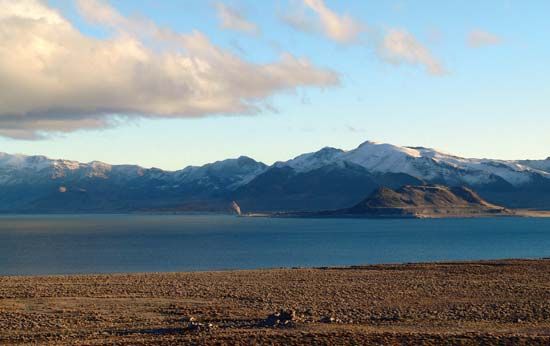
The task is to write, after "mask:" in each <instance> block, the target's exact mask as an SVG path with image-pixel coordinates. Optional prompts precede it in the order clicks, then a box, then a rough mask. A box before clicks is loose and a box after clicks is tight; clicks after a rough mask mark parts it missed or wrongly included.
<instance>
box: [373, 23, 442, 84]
mask: <svg viewBox="0 0 550 346" xmlns="http://www.w3.org/2000/svg"><path fill="white" fill-rule="evenodd" d="M379 55H380V56H381V58H382V59H384V60H385V61H387V62H389V63H392V64H401V63H408V64H415V65H421V66H423V67H424V68H425V69H426V71H427V72H428V73H430V74H432V75H443V74H445V73H446V71H445V68H444V67H443V65H442V64H441V62H439V61H438V60H437V59H436V58H435V57H434V56H433V55H432V54H431V52H430V51H429V50H428V49H427V48H426V47H424V46H423V45H422V44H421V43H420V42H418V40H417V39H416V38H415V37H414V36H413V35H412V34H410V33H409V32H407V31H405V30H400V29H390V30H389V31H388V32H387V33H386V34H385V36H384V38H383V39H382V42H381V44H380V47H379Z"/></svg>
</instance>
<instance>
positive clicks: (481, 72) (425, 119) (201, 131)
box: [0, 0, 550, 169]
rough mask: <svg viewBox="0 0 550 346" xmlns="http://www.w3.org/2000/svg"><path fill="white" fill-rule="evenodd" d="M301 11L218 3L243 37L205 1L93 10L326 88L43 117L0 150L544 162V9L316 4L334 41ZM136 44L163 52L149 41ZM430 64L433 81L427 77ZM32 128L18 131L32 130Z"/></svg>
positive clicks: (82, 26)
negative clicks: (252, 101)
mask: <svg viewBox="0 0 550 346" xmlns="http://www.w3.org/2000/svg"><path fill="white" fill-rule="evenodd" d="M305 2H307V1H301V0H289V1H262V2H258V1H230V2H223V5H224V7H225V8H226V9H229V10H230V11H233V12H231V13H238V14H239V19H241V20H243V21H245V22H247V23H249V24H251V25H252V27H254V28H255V29H254V30H249V31H247V30H241V29H236V28H235V27H223V26H222V23H221V19H220V7H219V3H218V2H215V1H212V2H205V1H182V2H179V1H178V2H174V1H145V0H143V1H113V2H111V3H110V4H109V3H101V2H98V4H100V5H102V6H108V8H109V9H111V10H113V11H116V13H118V15H120V17H121V18H130V19H131V20H136V21H137V20H139V21H145V22H147V23H154V25H155V26H156V27H159V28H165V29H170V30H171V31H172V32H176V33H178V34H183V35H187V34H191V33H193V32H200V33H202V34H204V35H205V36H206V37H207V38H208V39H209V40H210V41H211V43H212V44H213V45H215V46H216V47H218V48H219V49H221V50H224V51H227V52H230V53H231V54H233V55H235V56H236V57H238V58H239V59H240V60H242V61H244V62H246V63H249V64H258V65H261V64H272V63H274V62H277V61H279V59H280V58H281V55H283V54H291V55H292V56H295V57H297V58H303V59H308V61H309V63H310V64H311V66H312V69H315V70H316V71H323V72H326V71H330V72H332V73H334V74H335V75H337V77H338V80H339V82H338V83H332V82H330V81H329V80H327V79H326V78H325V77H319V78H321V79H319V78H317V77H315V80H314V81H313V80H311V78H308V77H304V78H305V79H304V80H299V81H295V82H293V83H294V84H288V85H287V86H285V87H284V88H281V89H277V90H271V89H269V90H266V95H265V96H262V97H261V100H259V101H258V104H259V107H260V109H261V110H260V111H259V112H257V113H256V114H242V113H247V112H242V113H239V112H238V111H237V112H236V111H235V110H234V109H232V110H231V111H228V112H224V111H216V112H202V111H201V112H202V113H201V114H200V115H198V116H197V115H194V116H193V117H189V116H187V114H185V112H186V109H187V108H185V109H183V111H182V114H181V116H180V115H178V116H170V117H171V119H166V117H165V116H160V117H159V116H148V115H147V114H145V115H144V114H140V115H139V116H131V117H127V118H126V117H124V118H125V119H124V120H122V121H121V122H120V123H118V124H117V126H114V127H109V128H103V127H102V126H99V127H98V126H88V125H82V124H87V123H84V122H76V123H75V124H77V125H75V126H74V128H73V127H71V128H70V130H67V129H66V128H65V127H61V125H58V124H59V121H58V118H56V122H55V124H56V126H59V128H62V130H58V127H51V125H49V124H50V123H48V125H44V126H46V127H44V128H38V130H40V131H41V133H45V138H42V139H36V138H32V139H28V138H27V139H20V138H18V139H16V138H13V137H14V136H11V135H8V136H4V137H0V151H5V152H10V153H26V154H43V155H47V156H50V157H55V158H68V159H74V160H79V161H90V160H101V161H105V162H109V163H137V164H141V165H143V166H147V167H151V166H155V167H161V168H165V169H178V168H182V167H184V166H186V165H190V164H192V165H199V164H204V163H207V162H212V161H216V160H220V159H224V158H228V157H237V156H239V155H247V156H251V157H253V158H255V159H257V160H261V161H264V162H266V163H271V162H274V161H277V160H286V159H289V158H291V157H293V156H295V155H298V154H300V153H303V152H307V151H313V150H317V149H319V148H321V147H323V146H334V147H339V148H344V149H351V148H353V147H355V146H357V145H358V144H359V143H361V142H363V141H365V140H367V139H369V140H374V141H379V142H389V143H392V144H398V145H410V146H427V147H434V148H437V149H441V150H443V151H446V152H451V153H453V154H457V155H461V156H468V157H491V158H503V159H517V158H546V157H548V156H550V149H549V148H550V135H549V134H548V133H549V130H550V86H549V82H548V76H550V68H549V67H548V62H549V61H550V45H549V44H548V37H549V35H550V22H549V21H548V18H547V14H548V13H550V2H547V1H529V2H524V1H483V2H464V1H446V2H441V1H398V0H396V1H331V0H326V1H325V2H324V3H323V2H321V3H322V5H323V6H324V8H325V9H326V10H327V11H330V15H333V16H335V17H333V18H336V20H341V21H342V22H337V23H336V24H335V25H336V26H332V27H331V28H332V29H331V30H333V32H331V31H330V28H329V29H327V26H326V25H325V24H326V23H323V21H322V19H321V15H320V14H319V13H318V12H316V11H315V10H313V9H312V7H310V6H308V5H307V3H305ZM314 2H316V1H314ZM316 3H317V2H316ZM43 6H45V7H47V8H48V9H49V10H53V11H58V13H59V14H60V15H61V16H62V17H63V18H64V19H65V20H67V21H68V22H70V24H71V25H72V26H74V29H75V30H77V31H78V32H80V34H82V35H83V36H87V37H91V38H94V39H96V40H98V41H101V40H106V41H107V40H110V39H112V38H113V37H114V36H116V35H120V30H121V29H120V28H116V29H115V30H114V29H113V28H112V26H109V25H106V24H105V22H102V21H101V20H99V19H97V18H98V17H97V16H96V17H91V16H90V13H88V15H86V14H84V13H83V12H82V8H81V7H79V6H80V5H79V4H77V3H73V2H70V1H62V0H51V1H48V2H46V3H44V4H43ZM291 14H292V15H295V16H297V17H299V18H300V20H302V19H303V21H304V23H309V24H311V25H314V29H313V30H310V31H308V30H305V27H304V28H298V27H293V26H291V25H289V24H288V22H287V21H285V20H284V18H285V17H287V16H290V15H291ZM93 15H95V14H93ZM0 17H1V16H0ZM90 18H92V20H91V19H90ZM94 19H95V21H94ZM345 20H349V22H350V23H353V25H355V24H357V25H358V26H360V30H358V31H357V32H356V31H354V30H351V29H350V30H351V31H349V32H347V31H345V30H344V29H345V28H343V27H341V26H339V25H340V24H342V23H343V22H345ZM342 25H343V24H342ZM352 27H353V28H355V27H354V26H352ZM334 30H335V31H336V32H334ZM392 32H399V33H406V36H405V37H406V38H413V39H412V40H413V41H412V42H414V45H413V46H412V47H411V46H410V44H409V43H410V41H407V42H408V43H407V45H405V46H406V47H405V48H406V49H411V50H412V53H409V52H408V51H402V50H398V51H391V52H390V53H392V54H394V55H392V56H391V57H388V55H387V54H389V53H387V52H386V53H385V52H382V48H381V47H382V46H381V43H380V42H381V41H383V40H384V39H385V38H386V37H388V35H390V33H392ZM331 35H332V36H331ZM337 35H340V36H337ZM399 37H402V36H399ZM142 42H144V44H147V45H150V46H152V48H151V49H153V50H155V49H160V50H162V48H158V47H156V44H157V42H154V38H153V39H151V37H147V38H146V39H142ZM69 48H71V46H69ZM170 49H172V48H170ZM419 52H420V53H419ZM83 54H84V53H83ZM395 54H397V55H395ZM408 54H416V55H414V57H412V58H411V55H408ZM419 56H420V57H419ZM435 62H437V64H438V66H440V67H441V68H442V69H444V70H442V71H441V73H440V72H438V71H439V70H438V71H436V72H435V73H434V72H433V69H432V70H430V67H429V66H432V65H433V64H434V63H435ZM0 64H1V61H0ZM1 67H2V66H1V65H0V71H1ZM293 71H294V70H293ZM0 73H2V72H0ZM112 73H114V74H116V73H117V72H116V70H114V72H112ZM220 73H223V71H220ZM323 76H325V75H323ZM100 77H101V76H100ZM287 78H288V77H287ZM238 85H239V84H237V85H236V86H235V87H238ZM285 85H286V84H285ZM163 90H164V89H163ZM163 92H164V91H163ZM250 92H252V91H250ZM0 93H1V92H0ZM46 95H47V94H46ZM246 95H247V97H248V94H246ZM38 96H40V97H43V95H41V94H38ZM38 96H36V97H38ZM30 97H34V94H31V95H30ZM0 100H1V99H0ZM56 102H60V101H56ZM97 102H101V100H100V101H97ZM0 104H1V102H0ZM117 105H118V103H117ZM55 106H56V107H57V106H59V103H56V104H55ZM61 106H63V105H61ZM94 106H95V107H101V106H102V104H101V103H99V104H95V105H94ZM37 107H38V106H37ZM71 107H75V106H74V104H72V103H71ZM105 107H108V105H106V106H105ZM185 107H186V106H185ZM21 109H23V108H21ZM25 109H26V108H25ZM149 109H150V108H146V110H147V111H149ZM40 112H43V113H44V114H45V115H44V116H50V115H49V113H48V112H44V111H43V110H42V109H39V108H36V109H30V111H29V112H28V113H27V114H31V113H32V114H33V116H34V114H39V116H41V115H40V114H42V113H40ZM155 112H156V109H152V113H155ZM1 113H2V110H1V108H0V117H1V116H2V115H1ZM203 113H207V114H203ZM171 114H172V113H171ZM70 116H71V114H70V112H69V113H67V114H64V117H65V118H67V117H70ZM65 118H63V119H65ZM33 119H34V118H33ZM48 119H50V118H48ZM90 119H92V120H95V119H96V118H93V117H91V118H90ZM90 119H86V120H90ZM36 123H37V122H29V125H25V127H23V125H21V129H22V130H24V131H35V127H33V126H34V125H33V124H36ZM0 126H3V125H2V123H1V122H0ZM6 126H8V125H6ZM37 126H38V125H37ZM29 128H31V130H29ZM18 130H19V128H18ZM0 133H1V131H0ZM18 133H19V132H18ZM25 133H26V132H25Z"/></svg>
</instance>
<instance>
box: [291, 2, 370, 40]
mask: <svg viewBox="0 0 550 346" xmlns="http://www.w3.org/2000/svg"><path fill="white" fill-rule="evenodd" d="M303 4H304V5H305V6H306V7H307V8H309V9H310V10H311V11H313V12H314V13H315V14H316V16H317V18H316V20H315V21H314V20H312V19H311V18H309V17H308V16H307V14H306V13H304V12H293V13H290V14H287V15H285V16H283V17H282V19H283V21H285V22H286V23H287V24H289V25H291V26H292V27H294V28H295V29H298V30H302V31H306V32H312V31H320V32H321V33H323V34H324V35H325V36H326V37H328V38H329V39H331V40H333V41H336V42H339V43H351V42H354V41H356V40H357V38H358V37H359V34H360V33H361V31H363V25H362V24H361V23H360V22H359V21H357V20H355V19H353V18H352V17H350V16H349V15H345V14H344V15H340V14H338V13H336V12H334V11H333V10H331V9H330V8H328V7H327V6H326V4H325V2H324V1H323V0H303Z"/></svg>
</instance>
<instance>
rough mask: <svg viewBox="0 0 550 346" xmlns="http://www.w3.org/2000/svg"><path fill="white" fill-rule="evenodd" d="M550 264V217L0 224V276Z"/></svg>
mask: <svg viewBox="0 0 550 346" xmlns="http://www.w3.org/2000/svg"><path fill="white" fill-rule="evenodd" d="M549 256H550V218H547V219H542V218H481V219H422V220H414V219H383V220H379V219H282V218H240V217H235V216H230V215H47V216H44V215H36V216H35V215H33V216H27V215H25V216H13V215H4V216H0V275H30V274H69V273H113V272H158V271H163V272H166V271H196V270H224V269H251V268H275V267H318V266H342V265H359V264H373V263H396V262H425V261H447V260H475V259H498V258H540V257H549Z"/></svg>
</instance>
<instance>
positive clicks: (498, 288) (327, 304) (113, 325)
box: [0, 260, 550, 345]
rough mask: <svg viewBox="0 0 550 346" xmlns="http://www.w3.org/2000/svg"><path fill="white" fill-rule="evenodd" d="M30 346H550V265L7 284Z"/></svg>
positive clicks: (7, 330)
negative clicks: (283, 315) (279, 315)
mask: <svg viewBox="0 0 550 346" xmlns="http://www.w3.org/2000/svg"><path fill="white" fill-rule="evenodd" d="M280 309H286V310H290V311H291V312H292V313H293V314H294V316H293V317H292V318H291V319H289V320H288V323H287V321H283V320H281V321H279V322H280V323H278V322H276V323H272V322H273V321H271V320H270V319H269V318H267V317H268V315H270V314H272V313H274V312H277V311H279V310H280ZM331 317H332V321H331ZM24 343H29V344H31V343H32V344H51V345H62V344H79V345H82V344H84V345H99V344H113V343H116V344H117V345H156V344H178V343H181V344H193V343H194V344H255V343H262V344H265V343H268V344H270V343H271V344H285V345H288V344H411V343H415V344H426V345H431V344H433V345H441V344H449V345H450V344H479V343H484V344H487V345H492V344H495V345H496V344H511V345H512V344H514V345H516V344H525V345H527V344H529V345H534V344H535V345H536V344H539V345H549V344H550V260H540V261H527V260H522V261H519V260H517V261H516V260H510V261H491V262H476V263H446V264H410V265H379V266H365V267H355V268H340V269H282V270H264V271H261V270H258V271H233V272H200V273H167V274H129V275H83V276H50V277H0V344H1V345H5V344H8V345H10V344H24Z"/></svg>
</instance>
